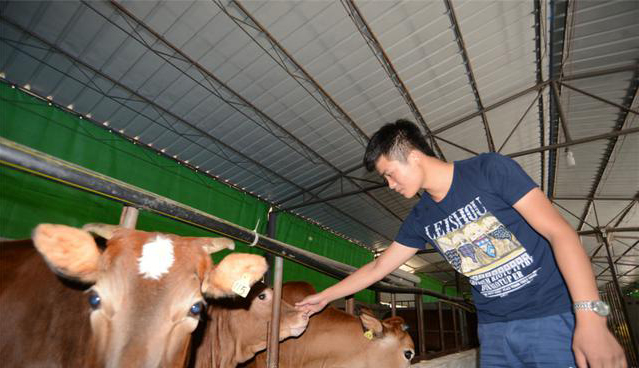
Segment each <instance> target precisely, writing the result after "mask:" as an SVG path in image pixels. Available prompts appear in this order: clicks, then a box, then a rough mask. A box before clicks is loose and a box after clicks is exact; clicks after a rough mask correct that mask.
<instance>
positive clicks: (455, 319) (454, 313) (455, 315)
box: [450, 305, 459, 351]
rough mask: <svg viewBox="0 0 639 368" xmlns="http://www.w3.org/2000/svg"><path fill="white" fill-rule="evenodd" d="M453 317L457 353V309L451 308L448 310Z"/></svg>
mask: <svg viewBox="0 0 639 368" xmlns="http://www.w3.org/2000/svg"><path fill="white" fill-rule="evenodd" d="M450 311H451V313H452V315H453V333H454V334H455V350H457V351H459V336H458V334H457V308H455V306H454V305H453V306H452V309H451V310H450Z"/></svg>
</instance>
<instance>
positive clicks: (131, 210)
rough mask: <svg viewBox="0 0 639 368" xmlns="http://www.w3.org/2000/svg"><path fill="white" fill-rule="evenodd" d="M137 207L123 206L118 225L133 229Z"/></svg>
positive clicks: (136, 221)
mask: <svg viewBox="0 0 639 368" xmlns="http://www.w3.org/2000/svg"><path fill="white" fill-rule="evenodd" d="M138 213H139V211H138V209H137V208H135V207H129V206H125V207H124V208H122V213H121V214H120V226H121V227H124V228H127V229H135V225H137V223H138Z"/></svg>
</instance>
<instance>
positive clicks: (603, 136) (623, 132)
mask: <svg viewBox="0 0 639 368" xmlns="http://www.w3.org/2000/svg"><path fill="white" fill-rule="evenodd" d="M638 132H639V127H635V128H628V129H623V130H617V131H613V132H610V133H603V134H597V135H593V136H590V137H585V138H579V139H574V140H573V141H572V142H564V143H556V144H549V145H547V146H543V147H539V148H532V149H529V150H524V151H519V152H515V153H509V154H508V155H506V156H509V157H519V156H525V155H529V154H531V153H537V152H543V151H548V150H553V149H557V148H563V147H570V146H575V145H578V144H584V143H589V142H593V141H597V140H600V139H609V138H613V137H618V136H620V135H626V134H634V133H638Z"/></svg>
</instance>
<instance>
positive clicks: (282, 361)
mask: <svg viewBox="0 0 639 368" xmlns="http://www.w3.org/2000/svg"><path fill="white" fill-rule="evenodd" d="M314 293H315V289H314V288H313V287H312V286H311V285H310V284H308V283H306V282H299V281H298V282H288V283H286V284H284V285H283V286H282V298H283V299H284V300H286V301H287V302H289V303H291V304H294V303H295V302H298V301H300V300H302V299H303V298H304V297H305V296H307V295H310V294H314ZM365 332H366V334H365ZM366 336H368V338H367V337H366ZM279 346H280V353H279V356H280V358H279V367H280V368H299V367H304V368H320V367H321V368H325V367H340V368H341V367H349V368H379V367H384V368H400V367H401V368H405V367H409V366H410V361H411V359H412V358H413V356H414V355H415V347H414V344H413V340H412V339H411V338H410V336H409V335H408V333H406V331H405V330H404V320H403V319H402V318H400V317H393V318H388V319H385V320H383V321H380V320H378V319H376V318H375V317H373V316H371V315H369V314H366V313H364V314H362V315H360V316H359V318H358V317H355V316H352V315H350V314H347V313H345V312H342V311H340V310H338V309H336V308H333V307H327V308H325V309H324V310H323V311H321V312H319V313H317V314H315V315H313V316H312V317H311V318H310V322H309V324H308V328H307V329H306V332H305V333H304V334H303V335H302V336H300V337H299V338H292V339H288V340H286V341H284V342H282V343H280V345H279ZM247 367H253V368H256V367H259V368H262V367H266V354H265V353H260V354H257V355H256V356H255V359H254V360H253V361H251V362H250V364H249V365H247Z"/></svg>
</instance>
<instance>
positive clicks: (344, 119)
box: [213, 0, 369, 147]
mask: <svg viewBox="0 0 639 368" xmlns="http://www.w3.org/2000/svg"><path fill="white" fill-rule="evenodd" d="M213 3H215V5H217V6H218V7H219V8H220V10H221V11H222V12H223V13H224V14H226V15H227V16H228V17H229V18H230V19H231V20H232V21H233V22H234V23H235V24H236V25H237V26H238V27H239V28H240V29H242V30H243V31H244V33H246V34H247V35H248V36H249V37H250V38H251V39H252V40H253V42H255V43H256V44H257V45H258V46H259V47H260V48H261V49H262V50H263V51H264V52H265V53H266V54H267V55H269V56H270V57H271V59H273V61H274V62H275V63H276V64H277V65H279V66H280V67H281V68H282V69H283V70H284V71H285V72H286V73H287V74H288V75H289V76H290V77H291V78H293V79H294V80H295V81H296V82H297V83H298V84H299V85H300V86H301V87H302V88H304V90H306V92H308V94H309V95H310V96H311V97H312V98H313V99H314V100H315V101H316V102H317V103H318V104H319V105H320V106H322V107H323V108H324V109H325V110H326V112H328V113H329V114H330V115H331V116H332V117H333V118H334V119H335V121H337V122H338V123H339V124H340V125H341V126H342V127H344V129H345V130H346V131H347V132H348V133H349V134H350V135H351V136H353V138H354V139H355V140H356V141H357V142H358V143H359V144H360V145H361V146H362V147H366V145H367V144H368V140H369V137H368V136H367V135H366V133H364V131H363V130H362V129H361V128H360V127H359V126H358V125H357V124H356V123H355V122H354V121H353V119H351V117H350V116H349V115H348V114H347V113H346V111H344V109H342V107H341V106H339V105H338V104H337V102H335V100H334V99H333V97H331V96H330V95H329V94H328V92H326V91H325V90H324V89H323V88H322V86H320V85H319V83H317V81H316V80H315V79H314V78H313V77H312V76H311V75H310V73H308V72H307V71H306V69H304V67H302V65H300V63H298V62H297V60H295V59H294V58H293V56H291V54H290V53H289V52H288V51H287V50H286V49H285V48H284V47H283V46H282V45H281V44H280V43H279V42H277V40H276V39H275V37H273V35H271V33H270V32H268V31H267V30H266V28H264V26H262V24H261V23H260V22H258V21H257V19H255V17H253V16H252V15H251V14H250V13H249V12H248V10H246V8H244V6H242V4H241V3H240V2H239V1H237V0H231V2H230V3H228V5H225V4H226V3H227V2H226V1H221V0H213ZM231 5H232V6H231ZM233 11H235V13H237V14H231V13H232V12H233Z"/></svg>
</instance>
